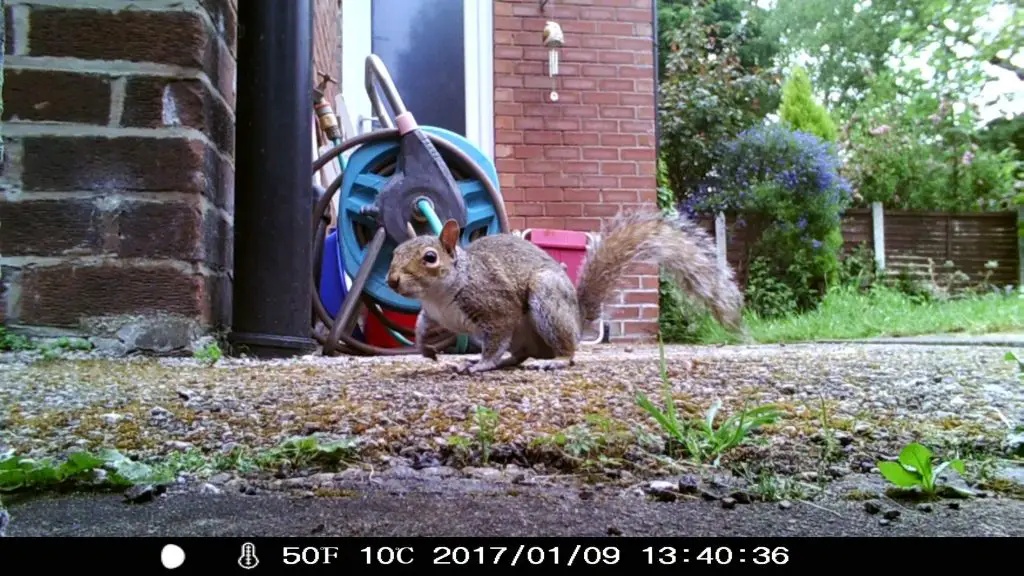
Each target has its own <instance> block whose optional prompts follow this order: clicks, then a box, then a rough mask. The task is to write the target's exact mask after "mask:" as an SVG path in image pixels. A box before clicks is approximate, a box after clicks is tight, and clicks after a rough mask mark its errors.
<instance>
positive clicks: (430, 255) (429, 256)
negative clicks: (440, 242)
mask: <svg viewBox="0 0 1024 576" xmlns="http://www.w3.org/2000/svg"><path fill="white" fill-rule="evenodd" d="M423 261H424V262H426V263H427V264H433V263H434V262H437V252H434V251H433V250H428V251H427V252H426V253H425V254H423Z"/></svg>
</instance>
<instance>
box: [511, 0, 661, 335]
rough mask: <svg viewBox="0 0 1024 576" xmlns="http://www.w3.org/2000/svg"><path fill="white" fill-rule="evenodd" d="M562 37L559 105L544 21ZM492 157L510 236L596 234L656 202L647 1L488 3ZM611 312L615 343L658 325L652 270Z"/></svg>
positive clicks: (635, 279)
mask: <svg viewBox="0 0 1024 576" xmlns="http://www.w3.org/2000/svg"><path fill="white" fill-rule="evenodd" d="M548 20H554V21H556V22H558V23H559V24H560V25H561V27H562V30H563V32H564V33H565V46H564V47H563V48H562V50H561V59H560V64H559V76H558V77H557V78H556V81H557V90H558V96H559V98H558V101H557V102H552V101H550V100H549V99H548V94H549V93H550V92H551V89H552V80H551V78H550V77H548V69H547V61H548V50H547V48H545V47H544V46H543V45H542V43H541V34H542V31H543V29H544V24H545V22H546V21H548ZM494 24H495V31H494V36H495V48H494V86H495V89H494V108H495V119H494V120H495V144H496V146H495V156H496V164H497V169H498V171H499V173H500V175H501V186H502V193H503V196H504V197H505V199H506V202H507V205H508V211H509V217H510V224H511V226H512V227H513V228H516V229H523V228H562V229H570V230H597V229H598V228H599V227H600V224H601V222H602V220H603V219H606V218H608V217H610V216H612V215H614V214H616V213H617V212H618V211H619V210H621V209H623V208H626V209H630V208H635V207H637V206H641V205H650V204H656V203H657V191H656V186H657V182H656V178H655V146H654V144H655V142H654V120H655V110H654V54H653V50H654V30H653V12H652V4H651V0H602V1H600V2H599V1H596V0H595V1H593V2H591V3H590V5H588V3H587V2H586V1H585V0H578V1H575V2H573V3H572V4H568V3H565V2H557V1H555V2H550V3H549V4H548V5H547V8H545V9H544V10H542V9H541V8H540V3H539V2H536V1H535V0H498V1H497V2H495V5H494ZM623 282H624V286H625V287H626V288H627V290H626V291H624V292H623V294H622V297H621V300H619V302H618V304H617V305H614V306H611V309H608V310H606V317H607V318H608V319H609V320H610V321H611V337H612V338H613V339H615V340H623V339H632V338H638V337H645V336H648V335H649V334H650V333H651V332H653V331H656V330H657V328H658V323H657V319H658V270H657V267H655V266H649V265H644V266H636V267H633V268H632V269H630V270H628V271H627V272H626V274H625V278H624V279H623Z"/></svg>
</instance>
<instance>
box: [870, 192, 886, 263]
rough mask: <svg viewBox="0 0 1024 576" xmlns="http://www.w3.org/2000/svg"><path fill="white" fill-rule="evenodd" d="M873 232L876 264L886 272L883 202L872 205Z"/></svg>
mask: <svg viewBox="0 0 1024 576" xmlns="http://www.w3.org/2000/svg"><path fill="white" fill-rule="evenodd" d="M871 232H872V236H873V238H874V245H873V246H874V253H875V264H877V265H878V269H879V270H885V211H884V210H882V203H881V202H872V203H871Z"/></svg>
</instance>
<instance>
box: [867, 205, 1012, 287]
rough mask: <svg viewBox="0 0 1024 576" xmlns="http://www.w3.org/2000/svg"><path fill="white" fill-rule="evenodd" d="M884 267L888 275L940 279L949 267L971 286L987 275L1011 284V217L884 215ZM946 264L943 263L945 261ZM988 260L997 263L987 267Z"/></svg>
mask: <svg viewBox="0 0 1024 576" xmlns="http://www.w3.org/2000/svg"><path fill="white" fill-rule="evenodd" d="M885 249H886V268H887V269H889V270H890V272H891V273H894V274H896V273H900V272H904V273H906V274H907V275H908V276H910V277H912V278H915V279H921V280H927V279H928V278H929V259H931V261H932V262H931V266H932V272H934V273H935V274H936V275H937V277H938V278H939V279H940V280H942V281H946V280H945V278H946V277H947V276H948V275H949V274H950V273H952V272H954V271H959V272H962V273H964V274H965V275H967V276H968V278H969V280H968V282H969V283H971V284H977V283H978V282H980V281H982V280H984V279H985V277H986V276H988V277H989V282H991V283H993V284H996V285H1000V286H1002V285H1006V284H1017V281H1018V267H1019V265H1020V263H1019V255H1018V250H1017V215H1016V214H1014V213H982V214H942V213H901V212H889V213H886V215H885ZM947 262H949V263H951V266H949V267H947V266H946V263H947ZM989 262H994V263H996V264H997V267H996V268H994V269H990V268H987V267H986V265H987V264H988V263H989Z"/></svg>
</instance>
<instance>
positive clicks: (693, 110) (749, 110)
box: [658, 0, 779, 198]
mask: <svg viewBox="0 0 1024 576" xmlns="http://www.w3.org/2000/svg"><path fill="white" fill-rule="evenodd" d="M734 3H735V5H740V4H741V3H740V2H739V1H738V0H735V2H734ZM693 4H694V5H697V4H699V6H696V7H695V6H683V5H679V6H677V7H676V8H675V9H676V10H678V11H679V12H680V13H685V15H684V16H680V17H679V19H678V20H675V21H672V23H666V21H664V20H663V21H660V22H659V27H662V26H668V25H670V24H671V25H672V26H676V27H673V28H665V29H663V30H662V32H661V38H662V40H663V41H664V42H665V44H666V46H667V50H666V51H665V52H663V53H662V54H661V57H662V58H663V60H664V66H665V72H664V77H663V78H662V81H661V83H660V86H659V98H658V103H659V124H660V132H661V134H660V138H661V147H662V153H663V155H664V159H665V163H666V171H667V174H668V182H669V187H670V188H671V190H672V192H673V193H674V195H675V197H676V198H685V197H686V196H688V195H689V194H690V193H692V192H693V191H694V190H695V189H696V188H697V187H698V186H699V184H700V182H701V181H702V180H703V179H704V177H705V175H706V174H707V173H708V171H709V170H710V169H711V168H712V167H713V166H714V164H715V161H716V159H717V156H718V153H719V148H718V144H720V143H721V142H723V141H726V140H728V139H730V138H732V137H733V136H735V135H736V134H737V133H739V132H740V131H741V130H743V129H745V128H748V127H750V126H752V125H755V124H757V123H758V122H760V121H761V120H762V119H763V118H764V117H765V115H767V114H768V113H769V112H770V111H772V110H775V109H776V108H777V106H778V92H779V88H778V84H779V80H778V76H777V75H776V74H775V73H774V72H773V71H772V70H770V69H767V68H760V67H757V66H754V65H751V66H746V65H744V63H743V58H742V57H741V49H742V48H743V47H744V46H747V40H748V39H750V38H751V37H756V30H755V29H754V28H752V27H751V25H750V23H749V22H748V21H745V20H743V19H740V20H739V21H737V22H736V23H733V24H730V26H729V33H728V34H724V32H723V30H724V28H723V26H721V25H719V24H715V23H712V22H714V19H715V18H714V17H715V14H717V13H716V12H715V9H716V8H715V7H716V6H718V3H700V2H695V3H693ZM705 4H707V5H705Z"/></svg>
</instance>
